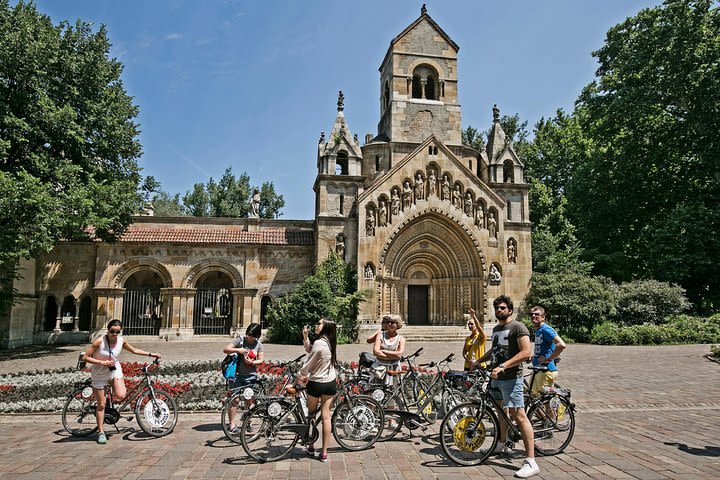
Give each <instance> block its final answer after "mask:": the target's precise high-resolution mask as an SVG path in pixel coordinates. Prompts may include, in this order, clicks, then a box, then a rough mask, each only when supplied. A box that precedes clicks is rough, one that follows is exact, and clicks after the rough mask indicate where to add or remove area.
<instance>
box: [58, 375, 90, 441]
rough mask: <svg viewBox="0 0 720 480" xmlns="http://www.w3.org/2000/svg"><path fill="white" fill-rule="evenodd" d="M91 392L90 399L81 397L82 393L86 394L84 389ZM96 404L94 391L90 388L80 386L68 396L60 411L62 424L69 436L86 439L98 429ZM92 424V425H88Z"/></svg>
mask: <svg viewBox="0 0 720 480" xmlns="http://www.w3.org/2000/svg"><path fill="white" fill-rule="evenodd" d="M87 388H90V390H91V391H92V393H91V395H90V397H87V398H86V397H83V391H85V393H86V394H87V391H86V389H87ZM96 411H97V402H96V401H95V391H94V390H92V387H90V386H82V387H79V388H76V389H75V390H74V391H73V392H72V393H71V394H70V395H68V398H67V400H66V401H65V405H64V406H63V409H62V424H63V427H64V428H65V430H67V431H68V433H69V434H70V435H73V436H76V437H87V436H88V435H90V434H91V433H93V432H96V431H97V429H98V426H97V418H96V416H95V414H96ZM90 423H92V425H90Z"/></svg>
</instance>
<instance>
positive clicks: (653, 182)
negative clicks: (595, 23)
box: [566, 0, 720, 309]
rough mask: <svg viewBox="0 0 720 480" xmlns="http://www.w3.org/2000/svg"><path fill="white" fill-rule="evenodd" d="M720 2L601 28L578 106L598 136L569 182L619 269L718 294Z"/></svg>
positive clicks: (597, 254)
mask: <svg viewBox="0 0 720 480" xmlns="http://www.w3.org/2000/svg"><path fill="white" fill-rule="evenodd" d="M719 38H720V10H719V9H718V7H717V2H715V1H712V0H667V1H666V2H664V3H663V5H661V6H658V7H654V8H649V9H644V10H642V11H640V12H639V13H638V14H637V15H635V16H634V17H630V18H628V19H627V20H625V21H624V22H622V23H620V24H619V25H616V26H615V27H613V28H611V29H610V30H609V31H608V33H607V36H606V40H605V44H604V45H603V47H602V48H601V49H600V50H598V51H596V52H594V53H593V55H594V56H595V57H597V59H598V62H599V68H598V70H597V74H596V75H597V78H596V80H595V81H593V82H592V83H591V84H590V85H588V86H587V87H586V88H585V89H584V90H583V92H582V95H581V96H580V98H579V101H578V108H577V110H576V115H577V117H578V120H579V121H580V123H581V125H582V128H583V130H584V133H585V135H587V136H588V137H589V138H591V139H592V141H593V142H594V144H595V145H596V146H597V147H596V148H595V149H594V154H593V155H592V156H591V158H589V159H588V160H587V161H585V162H583V163H581V164H579V165H577V166H576V168H575V174H574V175H573V179H572V181H571V182H570V184H569V185H568V186H567V187H568V188H567V190H566V194H567V195H568V199H569V203H568V204H569V208H570V209H571V216H572V218H573V219H574V221H575V225H576V226H577V227H578V236H579V238H580V239H581V241H582V242H583V245H585V246H586V248H588V251H589V252H590V253H591V254H593V255H594V260H595V264H596V269H597V270H598V271H600V272H601V273H607V274H610V275H612V276H613V278H615V279H617V280H624V279H630V278H655V279H658V280H666V281H672V282H677V283H680V284H681V285H682V286H684V287H685V288H686V289H687V292H688V296H689V298H690V299H691V300H692V301H693V303H694V304H695V305H696V307H698V308H700V309H716V308H718V306H719V305H720V269H718V268H717V264H718V262H719V261H720V241H718V238H719V237H720V209H719V208H718V205H720V162H718V158H720V136H718V134H717V132H718V131H720V112H719V111H718V105H720V41H718V39H719Z"/></svg>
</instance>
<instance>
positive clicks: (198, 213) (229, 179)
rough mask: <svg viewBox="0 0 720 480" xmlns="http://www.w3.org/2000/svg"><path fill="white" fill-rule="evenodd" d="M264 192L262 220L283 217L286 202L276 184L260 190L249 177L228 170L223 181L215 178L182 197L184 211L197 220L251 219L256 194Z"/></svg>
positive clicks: (261, 202)
mask: <svg viewBox="0 0 720 480" xmlns="http://www.w3.org/2000/svg"><path fill="white" fill-rule="evenodd" d="M255 188H257V189H258V191H259V192H260V218H278V217H279V216H280V215H282V208H283V207H284V206H285V199H284V198H283V196H282V195H278V194H277V193H276V192H275V185H274V184H273V183H272V182H264V183H263V184H262V186H260V187H251V186H250V177H249V176H248V175H247V173H242V174H241V175H240V176H237V177H236V176H235V174H233V173H232V168H231V167H228V168H227V169H226V170H225V173H224V174H223V176H222V177H221V178H220V180H219V181H215V179H213V178H212V177H211V178H210V180H208V182H207V183H202V182H200V183H196V184H195V185H194V186H193V188H192V190H189V191H187V192H186V193H185V195H184V196H183V197H182V211H183V212H184V213H185V214H186V215H189V216H193V217H247V216H248V215H249V213H250V199H251V197H252V193H253V190H254V189H255Z"/></svg>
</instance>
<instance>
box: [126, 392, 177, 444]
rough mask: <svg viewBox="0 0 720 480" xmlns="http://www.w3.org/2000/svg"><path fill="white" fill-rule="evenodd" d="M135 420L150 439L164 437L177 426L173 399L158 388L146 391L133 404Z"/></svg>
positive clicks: (175, 407)
mask: <svg viewBox="0 0 720 480" xmlns="http://www.w3.org/2000/svg"><path fill="white" fill-rule="evenodd" d="M135 418H137V422H138V424H139V425H140V428H142V430H143V432H145V433H147V434H148V435H150V436H152V437H164V436H165V435H167V434H169V433H171V432H172V431H173V429H174V428H175V425H177V419H178V411H177V404H176V403H175V399H174V398H173V397H172V396H171V395H170V394H169V393H167V392H166V391H164V390H161V389H159V388H153V389H152V390H150V389H147V390H145V391H144V392H143V393H142V394H141V395H140V397H139V398H138V400H137V403H136V404H135Z"/></svg>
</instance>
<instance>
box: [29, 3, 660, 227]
mask: <svg viewBox="0 0 720 480" xmlns="http://www.w3.org/2000/svg"><path fill="white" fill-rule="evenodd" d="M36 3H37V6H38V9H39V10H40V11H42V12H44V13H46V14H48V15H50V16H51V17H52V19H53V21H54V22H55V23H57V22H59V21H60V20H71V21H74V20H75V19H77V18H81V19H83V20H85V21H88V22H92V23H94V24H96V25H98V26H99V25H100V24H105V25H106V26H107V28H108V32H109V37H110V40H111V42H112V43H113V48H112V51H111V54H112V55H113V56H115V57H117V58H118V59H120V60H121V61H122V62H123V63H124V64H125V71H124V74H123V81H124V83H125V88H126V90H127V91H128V93H129V94H130V95H131V96H133V97H134V98H135V102H136V103H137V104H138V105H139V107H140V115H139V118H138V122H139V123H140V126H141V130H142V134H141V138H140V140H141V142H142V145H143V152H144V153H143V156H142V157H141V158H140V165H141V166H142V167H143V173H144V174H145V175H153V176H155V177H156V178H157V179H158V180H159V181H160V182H161V183H162V187H163V189H164V190H166V191H168V192H169V193H181V194H182V193H184V192H185V191H186V190H188V189H190V188H191V187H192V185H193V184H194V183H196V182H206V181H207V180H208V179H209V178H210V177H214V178H215V179H218V178H219V177H220V176H221V175H222V174H223V172H224V171H225V168H226V167H228V166H231V167H232V169H233V171H234V172H235V173H236V174H240V173H242V172H247V173H248V175H249V176H250V178H251V181H252V183H253V184H256V185H259V184H260V183H262V182H263V181H266V180H270V181H273V182H274V183H275V189H276V191H277V192H278V193H281V194H283V195H284V196H285V201H286V206H285V208H284V210H283V216H282V217H281V218H286V219H311V218H312V217H313V215H314V194H313V191H312V185H313V181H314V179H315V173H316V172H315V165H316V163H315V162H316V154H317V141H318V138H319V135H320V131H321V130H325V131H326V132H328V131H329V130H330V129H331V127H332V123H333V120H334V118H335V114H336V105H335V102H336V100H337V91H338V90H343V93H344V94H345V115H346V118H347V121H348V124H349V126H350V129H351V130H352V131H353V133H357V134H358V135H359V137H360V138H361V139H362V138H364V135H365V133H368V132H371V133H376V131H377V122H378V119H379V95H380V90H379V73H378V67H379V66H380V62H381V61H382V59H383V57H384V55H385V53H386V51H387V49H388V47H389V44H390V41H391V40H392V39H393V37H395V36H396V35H397V34H398V33H400V32H401V31H402V30H403V29H404V28H405V27H406V26H407V25H408V24H410V23H411V22H412V21H414V20H415V19H416V18H417V17H418V16H419V15H420V6H421V5H422V2H420V1H408V0H392V1H391V0H364V1H362V2H353V3H351V2H341V1H330V0H323V1H304V2H300V1H290V0H286V1H273V0H266V1H259V0H256V1H252V0H224V1H214V0H207V1H200V0H193V1H191V0H184V1H183V0H176V1H161V0H152V1H148V0H124V1H122V2H118V1H111V0H63V1H56V0H37V2H36ZM426 3H427V8H428V13H429V14H430V16H431V17H432V18H433V19H434V20H435V21H436V22H437V23H438V24H439V25H440V26H441V27H442V28H443V29H444V30H445V32H447V33H448V34H449V35H450V37H452V38H453V39H454V40H455V42H456V43H457V44H458V45H459V46H460V53H459V61H458V64H459V67H458V71H459V73H458V75H459V95H460V104H461V106H462V121H463V127H466V126H468V125H472V126H474V127H476V128H478V129H480V130H485V129H487V128H488V127H489V126H490V124H491V119H492V112H491V108H492V105H493V104H494V103H497V104H498V106H499V107H500V109H501V112H502V113H503V114H513V113H518V114H520V117H521V118H522V119H523V120H528V121H529V125H530V126H532V125H533V124H534V123H535V122H536V121H537V120H539V119H540V118H541V117H543V116H544V117H549V116H552V115H553V114H554V112H555V111H556V109H558V108H564V109H566V110H572V106H573V103H574V101H575V99H576V98H577V96H578V94H579V93H580V90H581V89H582V87H583V86H584V85H586V84H587V83H589V82H590V81H591V80H592V79H593V76H594V72H595V69H596V62H595V59H594V58H593V57H592V56H591V52H592V51H593V50H596V49H598V48H599V47H601V46H602V44H603V40H604V38H605V33H606V32H607V30H608V29H609V28H610V27H612V26H613V25H615V24H617V23H619V22H621V21H622V20H624V19H625V18H626V17H628V16H632V15H635V14H636V13H637V12H638V11H639V10H640V9H642V8H646V7H649V6H653V5H657V4H659V3H660V2H659V1H650V0H594V1H589V0H544V1H539V0H509V1H505V2H490V1H481V0H467V1H465V0H463V1H460V0H444V1H440V0H435V1H426Z"/></svg>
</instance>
